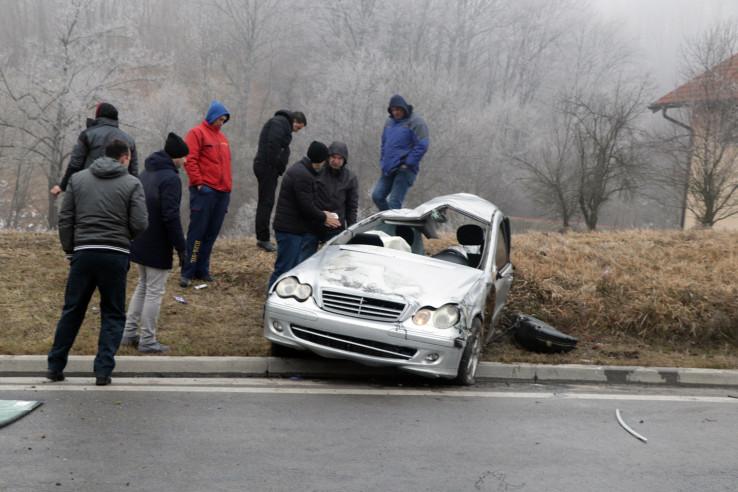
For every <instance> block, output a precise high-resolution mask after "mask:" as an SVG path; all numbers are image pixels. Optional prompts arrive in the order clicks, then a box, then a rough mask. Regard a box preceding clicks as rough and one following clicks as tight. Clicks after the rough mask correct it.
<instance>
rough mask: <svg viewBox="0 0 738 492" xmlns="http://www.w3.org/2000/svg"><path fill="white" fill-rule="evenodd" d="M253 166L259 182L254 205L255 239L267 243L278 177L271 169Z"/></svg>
mask: <svg viewBox="0 0 738 492" xmlns="http://www.w3.org/2000/svg"><path fill="white" fill-rule="evenodd" d="M265 167H266V166H264V165H257V164H254V174H255V175H256V179H257V180H258V182H259V201H258V202H257V204H256V219H255V222H256V224H255V229H256V239H257V240H258V241H269V220H270V219H271V218H272V210H273V209H274V197H275V194H276V191H277V184H278V182H279V176H278V175H277V173H276V171H275V170H274V169H271V168H267V169H265Z"/></svg>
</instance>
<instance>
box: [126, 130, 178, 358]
mask: <svg viewBox="0 0 738 492" xmlns="http://www.w3.org/2000/svg"><path fill="white" fill-rule="evenodd" d="M188 153H189V149H188V148H187V144H186V143H185V141H184V140H182V138H181V137H179V136H178V135H176V134H174V133H170V134H169V136H168V137H167V141H166V143H165V144H164V150H160V151H158V152H154V153H153V154H151V155H150V156H149V157H147V158H146V162H145V170H144V172H143V173H141V183H143V188H144V194H145V195H146V209H147V211H148V214H149V227H148V228H147V229H146V231H145V232H144V233H143V234H142V235H141V236H139V237H138V238H136V239H135V240H134V241H133V243H131V261H132V262H134V263H136V266H137V267H138V285H136V291H135V292H134V293H133V297H132V298H131V302H130V304H129V306H128V314H127V315H126V326H125V331H124V332H123V339H122V340H121V345H128V346H138V351H139V352H144V353H161V352H167V351H169V347H168V346H167V345H162V344H161V343H160V342H159V341H158V340H157V338H156V322H157V319H158V318H159V308H160V307H161V299H162V297H163V296H164V290H165V288H166V283H167V277H168V276H169V271H170V270H171V269H172V250H174V251H176V252H177V257H178V259H179V266H180V267H181V266H182V264H183V263H184V260H185V257H186V253H185V248H186V244H185V238H184V233H183V232H182V222H181V221H180V217H179V204H180V202H181V200H182V183H181V182H180V180H179V169H180V168H181V167H182V166H183V165H184V163H185V160H186V157H187V154H188ZM139 330H140V335H139Z"/></svg>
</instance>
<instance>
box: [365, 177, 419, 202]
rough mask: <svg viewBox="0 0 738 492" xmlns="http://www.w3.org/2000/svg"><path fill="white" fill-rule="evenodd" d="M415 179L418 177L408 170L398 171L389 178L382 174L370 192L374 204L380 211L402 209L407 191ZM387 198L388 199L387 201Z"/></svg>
mask: <svg viewBox="0 0 738 492" xmlns="http://www.w3.org/2000/svg"><path fill="white" fill-rule="evenodd" d="M417 177H418V175H417V174H415V173H414V172H412V171H411V170H410V169H398V170H397V172H395V173H394V174H392V175H390V176H386V175H385V174H384V173H382V175H381V176H380V177H379V181H377V184H376V185H375V186H374V191H372V200H374V204H375V205H376V206H377V208H378V209H379V210H380V211H382V210H388V209H391V208H392V209H395V208H402V202H403V201H404V200H405V195H407V190H409V189H410V187H411V186H412V185H413V183H415V178H417ZM388 196H389V199H387V197H388Z"/></svg>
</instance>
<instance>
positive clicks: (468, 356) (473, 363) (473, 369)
mask: <svg viewBox="0 0 738 492" xmlns="http://www.w3.org/2000/svg"><path fill="white" fill-rule="evenodd" d="M481 327H482V322H481V321H480V320H479V318H476V319H475V320H474V322H473V324H472V329H471V335H469V338H467V339H466V346H465V347H464V352H463V354H462V355H461V362H459V371H458V372H457V373H456V379H454V382H455V383H456V384H459V385H461V386H471V385H473V384H474V383H475V381H476V374H477V367H478V366H479V359H480V358H481V357H482V345H483V344H482V334H481V333H480V332H481Z"/></svg>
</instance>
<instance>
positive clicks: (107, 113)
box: [95, 102, 118, 121]
mask: <svg viewBox="0 0 738 492" xmlns="http://www.w3.org/2000/svg"><path fill="white" fill-rule="evenodd" d="M95 118H108V119H111V120H116V121H118V110H117V109H116V108H115V106H113V105H112V104H110V103H106V102H102V103H100V104H98V105H97V108H95Z"/></svg>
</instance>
